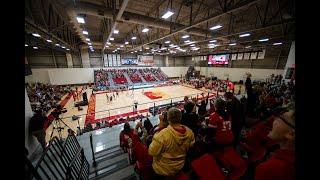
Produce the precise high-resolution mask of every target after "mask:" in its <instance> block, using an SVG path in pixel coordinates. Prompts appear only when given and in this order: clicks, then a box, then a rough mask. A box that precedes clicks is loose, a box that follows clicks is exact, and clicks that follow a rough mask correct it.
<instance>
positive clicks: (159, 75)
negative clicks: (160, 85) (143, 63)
mask: <svg viewBox="0 0 320 180" xmlns="http://www.w3.org/2000/svg"><path fill="white" fill-rule="evenodd" d="M147 69H148V68H147ZM150 71H151V73H152V74H154V75H155V76H156V77H157V78H158V79H159V80H160V81H165V80H167V76H166V75H165V74H164V73H163V72H162V71H161V69H160V68H158V69H155V68H151V69H150Z"/></svg>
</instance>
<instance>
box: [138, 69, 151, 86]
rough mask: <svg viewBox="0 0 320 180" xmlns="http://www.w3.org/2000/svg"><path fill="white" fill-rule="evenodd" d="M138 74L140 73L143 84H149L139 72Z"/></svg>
mask: <svg viewBox="0 0 320 180" xmlns="http://www.w3.org/2000/svg"><path fill="white" fill-rule="evenodd" d="M137 73H138V75H139V77H141V80H142V83H148V82H147V81H146V80H145V79H144V78H143V76H142V74H141V73H140V71H139V70H138V71H137Z"/></svg>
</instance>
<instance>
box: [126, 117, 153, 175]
mask: <svg viewBox="0 0 320 180" xmlns="http://www.w3.org/2000/svg"><path fill="white" fill-rule="evenodd" d="M139 128H141V130H142V131H143V135H142V136H143V137H146V138H145V140H143V139H142V138H141V142H140V139H139V136H138V129H139ZM147 135H148V133H147V130H146V129H145V128H144V126H142V122H138V123H137V125H136V127H135V129H134V131H133V134H132V138H131V139H132V140H131V141H132V144H131V143H130V141H129V145H131V146H132V149H133V154H134V156H135V157H136V158H137V161H138V162H139V165H140V169H139V170H140V171H141V175H142V178H143V179H144V180H151V179H154V177H155V172H154V170H153V168H152V161H153V158H152V156H150V155H149V154H148V148H149V145H150V144H151V142H152V138H153V135H149V136H147Z"/></svg>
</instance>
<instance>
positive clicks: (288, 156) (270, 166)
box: [255, 149, 295, 180]
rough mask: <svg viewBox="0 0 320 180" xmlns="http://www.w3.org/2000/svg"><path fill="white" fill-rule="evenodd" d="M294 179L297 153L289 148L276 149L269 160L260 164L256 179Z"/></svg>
mask: <svg viewBox="0 0 320 180" xmlns="http://www.w3.org/2000/svg"><path fill="white" fill-rule="evenodd" d="M269 179H272V180H277V179H279V180H293V179H295V153H294V151H291V150H287V149H279V150H276V151H274V153H273V154H272V156H271V157H270V159H269V160H267V161H265V162H263V163H261V164H259V165H258V166H257V167H256V171H255V180H269Z"/></svg>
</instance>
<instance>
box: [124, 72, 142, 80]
mask: <svg viewBox="0 0 320 180" xmlns="http://www.w3.org/2000/svg"><path fill="white" fill-rule="evenodd" d="M126 71H127V74H128V76H129V77H130V79H131V81H132V82H133V83H137V82H142V80H141V78H140V77H139V74H138V70H137V69H127V70H126Z"/></svg>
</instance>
